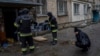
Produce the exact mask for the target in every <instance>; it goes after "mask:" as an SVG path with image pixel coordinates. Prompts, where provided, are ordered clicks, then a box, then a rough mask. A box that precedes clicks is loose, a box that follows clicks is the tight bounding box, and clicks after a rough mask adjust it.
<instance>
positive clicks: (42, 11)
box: [36, 0, 47, 15]
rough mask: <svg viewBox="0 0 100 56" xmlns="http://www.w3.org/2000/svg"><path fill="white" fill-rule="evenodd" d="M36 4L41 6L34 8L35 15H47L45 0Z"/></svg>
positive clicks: (40, 0) (39, 0) (38, 0)
mask: <svg viewBox="0 0 100 56" xmlns="http://www.w3.org/2000/svg"><path fill="white" fill-rule="evenodd" d="M37 3H41V4H42V6H37V7H36V12H37V15H46V13H47V3H46V0H37Z"/></svg>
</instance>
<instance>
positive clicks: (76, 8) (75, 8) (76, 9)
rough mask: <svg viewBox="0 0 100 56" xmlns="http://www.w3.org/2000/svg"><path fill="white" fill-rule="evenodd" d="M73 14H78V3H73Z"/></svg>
mask: <svg viewBox="0 0 100 56" xmlns="http://www.w3.org/2000/svg"><path fill="white" fill-rule="evenodd" d="M74 15H79V4H77V3H74Z"/></svg>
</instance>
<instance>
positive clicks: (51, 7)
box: [37, 0, 70, 24]
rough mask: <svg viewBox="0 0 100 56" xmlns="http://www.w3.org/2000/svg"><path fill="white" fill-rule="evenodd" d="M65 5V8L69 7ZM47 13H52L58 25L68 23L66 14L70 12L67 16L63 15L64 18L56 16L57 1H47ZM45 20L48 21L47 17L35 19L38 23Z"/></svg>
mask: <svg viewBox="0 0 100 56" xmlns="http://www.w3.org/2000/svg"><path fill="white" fill-rule="evenodd" d="M66 5H67V7H69V4H68V3H67V4H66ZM47 11H48V12H52V13H53V15H54V16H55V17H56V18H57V22H58V24H63V23H66V22H68V21H69V18H68V15H69V14H68V13H70V12H68V13H67V15H64V16H58V15H57V0H47ZM47 19H48V17H47V15H45V16H38V17H37V21H38V22H43V21H44V20H47Z"/></svg>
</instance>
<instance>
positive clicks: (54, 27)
mask: <svg viewBox="0 0 100 56" xmlns="http://www.w3.org/2000/svg"><path fill="white" fill-rule="evenodd" d="M47 15H48V16H49V23H50V28H51V32H52V36H53V40H52V42H51V44H52V45H56V44H57V31H58V30H57V28H58V26H57V21H56V18H55V17H54V16H53V15H52V13H51V12H48V13H47Z"/></svg>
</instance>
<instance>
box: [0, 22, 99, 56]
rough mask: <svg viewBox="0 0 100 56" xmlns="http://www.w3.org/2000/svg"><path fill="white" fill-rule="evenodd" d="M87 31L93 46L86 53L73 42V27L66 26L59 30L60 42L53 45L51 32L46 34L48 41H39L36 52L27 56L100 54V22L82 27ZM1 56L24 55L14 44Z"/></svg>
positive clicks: (84, 55) (95, 55)
mask: <svg viewBox="0 0 100 56" xmlns="http://www.w3.org/2000/svg"><path fill="white" fill-rule="evenodd" d="M81 29H82V30H83V31H84V32H86V33H87V34H88V35H89V37H90V40H91V43H92V45H91V48H90V50H89V51H88V52H86V53H84V52H81V51H80V48H77V47H76V46H75V45H73V44H72V42H73V41H75V35H74V32H73V28H66V29H63V30H60V31H59V32H58V44H57V45H55V46H52V45H51V44H50V41H51V40H52V36H51V34H50V33H49V34H46V35H44V36H45V37H46V38H48V39H49V40H48V41H45V42H38V43H35V44H36V49H35V51H34V53H32V54H28V55H26V56H100V53H99V52H100V37H99V36H100V23H98V24H93V25H90V26H87V27H85V28H81ZM0 56H22V55H21V52H20V47H19V46H18V45H13V46H11V47H9V48H8V49H7V50H5V51H3V52H0Z"/></svg>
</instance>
